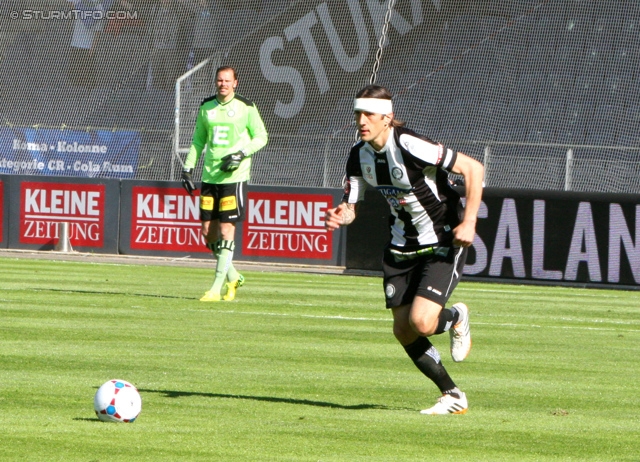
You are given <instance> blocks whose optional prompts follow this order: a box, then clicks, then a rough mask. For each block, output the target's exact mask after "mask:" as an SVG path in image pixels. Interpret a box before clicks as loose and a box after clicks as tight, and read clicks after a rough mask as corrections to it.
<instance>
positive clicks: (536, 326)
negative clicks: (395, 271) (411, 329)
mask: <svg viewBox="0 0 640 462" xmlns="http://www.w3.org/2000/svg"><path fill="white" fill-rule="evenodd" d="M189 311H192V310H189ZM193 311H201V312H208V313H219V314H239V315H246V316H272V317H283V318H308V319H327V320H331V319H333V320H338V321H366V322H385V323H391V322H393V319H391V318H389V319H375V318H363V317H353V316H329V315H314V314H292V313H265V312H257V311H235V310H216V311H210V310H193ZM573 322H595V323H603V322H607V323H610V324H623V325H629V322H622V321H588V320H586V319H574V320H573ZM471 325H472V326H473V325H479V326H491V327H515V328H521V329H560V330H565V329H566V330H569V329H571V330H587V331H603V332H640V328H638V329H633V328H626V329H618V328H613V327H611V328H609V327H589V326H567V325H561V326H557V325H553V326H542V325H539V324H518V323H507V322H505V323H501V322H482V321H480V322H471Z"/></svg>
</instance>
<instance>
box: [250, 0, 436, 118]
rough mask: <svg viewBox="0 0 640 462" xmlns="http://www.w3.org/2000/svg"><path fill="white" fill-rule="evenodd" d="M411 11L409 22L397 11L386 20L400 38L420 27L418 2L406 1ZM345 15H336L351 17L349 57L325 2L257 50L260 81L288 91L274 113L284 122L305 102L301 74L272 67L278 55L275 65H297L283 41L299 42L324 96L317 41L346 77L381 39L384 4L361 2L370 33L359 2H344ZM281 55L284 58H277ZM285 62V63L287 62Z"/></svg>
mask: <svg viewBox="0 0 640 462" xmlns="http://www.w3.org/2000/svg"><path fill="white" fill-rule="evenodd" d="M409 1H410V4H411V5H410V9H411V18H410V19H406V18H404V17H403V16H402V15H400V14H399V13H398V12H397V11H395V10H394V11H393V14H392V15H391V18H390V27H392V28H393V29H395V31H396V32H397V33H399V34H400V35H405V34H407V33H409V32H411V30H412V29H413V28H415V27H416V26H418V25H420V24H422V22H423V21H424V14H423V4H422V1H421V0H409ZM431 3H432V4H433V5H434V6H435V7H436V8H437V10H438V11H439V10H440V3H441V2H440V0H432V2H431ZM346 4H347V6H348V8H349V13H347V12H346V11H344V14H340V15H339V18H340V21H341V22H342V20H343V18H344V17H347V15H350V16H351V20H352V22H353V26H354V27H353V30H355V32H356V36H357V52H356V53H355V55H353V56H349V55H348V54H347V52H346V51H345V47H344V45H343V41H342V39H341V38H340V37H339V35H338V32H337V30H336V27H335V23H334V20H333V16H336V14H334V15H333V16H332V15H331V14H330V12H329V8H328V6H327V2H323V3H321V4H319V5H318V6H316V8H315V9H313V10H311V11H309V12H308V13H306V14H304V15H303V16H302V17H300V18H299V19H298V20H296V21H295V22H294V23H292V24H290V25H289V26H287V27H286V28H284V30H283V35H284V38H283V37H282V36H273V37H268V38H266V39H265V40H264V41H263V42H262V44H261V46H260V56H259V61H260V69H261V71H262V75H263V77H264V78H265V79H266V80H267V81H269V82H271V83H282V84H287V85H289V86H290V87H291V89H292V92H293V97H292V98H291V101H290V102H283V101H280V100H278V101H276V104H275V108H274V113H275V114H276V115H277V116H279V117H281V118H284V119H289V118H292V117H294V116H296V115H297V114H298V113H299V112H300V111H301V110H302V108H303V106H304V104H305V100H306V90H305V81H304V79H303V77H302V73H301V72H300V70H299V69H296V68H295V67H292V66H288V65H287V66H281V65H276V64H275V63H274V60H273V57H272V55H273V54H274V52H276V51H278V55H279V59H278V61H283V62H288V63H299V62H301V61H302V60H301V59H295V58H294V57H292V56H287V52H288V51H289V50H290V49H294V50H295V49H297V46H291V48H290V49H285V39H286V41H287V44H288V43H290V42H294V41H296V40H298V39H299V41H300V44H301V45H302V49H303V50H304V54H305V56H306V63H307V64H308V65H309V66H311V70H312V72H313V75H314V78H315V85H316V87H317V90H318V92H320V94H324V93H326V92H328V91H329V90H330V89H331V84H330V82H329V78H328V76H327V71H326V68H325V64H324V63H323V61H322V58H321V56H320V53H319V51H318V42H317V41H318V40H325V39H326V40H327V41H328V43H329V45H330V47H331V51H332V53H333V57H334V58H335V60H336V62H337V63H338V65H339V66H340V68H341V69H342V70H344V71H345V72H347V73H353V72H357V71H359V70H360V69H361V68H362V66H363V65H364V64H365V63H366V62H367V57H368V56H369V52H370V43H371V42H372V40H375V42H376V43H377V37H380V36H381V30H382V25H383V24H384V16H385V13H386V12H387V2H386V1H382V2H380V1H377V0H367V1H366V2H365V4H366V7H367V10H368V13H369V17H370V18H371V23H372V24H373V25H374V30H373V31H369V30H367V24H368V23H367V22H366V21H365V19H364V15H365V13H364V11H363V5H362V2H361V1H359V0H347V2H346ZM318 22H320V24H321V26H322V29H323V31H324V34H325V35H324V36H323V37H321V38H320V37H318V34H317V33H316V36H315V37H314V34H313V31H312V29H313V28H314V26H316V25H317V24H318ZM283 53H284V58H283V57H282V56H281V55H282V54H283ZM287 58H288V59H287ZM341 79H342V76H340V79H339V81H341Z"/></svg>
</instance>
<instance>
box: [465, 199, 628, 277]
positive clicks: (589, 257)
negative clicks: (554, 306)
mask: <svg viewBox="0 0 640 462" xmlns="http://www.w3.org/2000/svg"><path fill="white" fill-rule="evenodd" d="M546 203H547V201H545V200H534V201H533V217H532V218H533V219H532V229H531V230H528V229H521V227H520V222H519V221H518V216H517V213H516V204H517V203H516V200H515V199H512V198H505V199H504V200H503V202H502V209H501V212H500V217H499V219H498V226H497V230H496V234H495V238H494V243H493V246H492V249H493V250H492V252H491V255H489V252H488V250H487V245H486V244H485V242H484V241H483V239H482V238H481V237H480V236H476V238H475V239H474V242H473V248H474V251H475V255H476V258H475V262H474V263H473V264H469V265H467V266H466V267H465V274H471V275H477V274H480V273H482V272H484V271H485V270H487V267H488V274H489V276H493V277H500V276H502V275H503V264H504V262H505V260H509V261H510V263H511V268H512V270H513V276H514V277H516V278H526V277H527V269H530V277H532V278H533V279H539V280H549V281H577V280H578V269H579V267H580V265H581V264H583V265H584V266H586V269H587V273H588V277H589V281H590V282H603V276H602V269H603V268H606V269H607V271H606V273H607V278H606V279H607V281H606V282H609V283H618V282H619V281H620V268H621V265H622V264H623V256H622V255H623V252H622V250H624V254H625V255H626V257H627V261H626V263H628V266H629V267H630V269H631V273H632V275H633V279H634V281H635V282H636V283H640V242H639V241H638V239H640V205H637V206H636V207H635V229H630V226H629V224H628V223H627V220H626V218H625V216H624V213H623V210H622V206H621V205H620V204H616V203H611V204H609V215H608V226H607V229H606V230H607V235H608V241H607V245H606V246H601V248H607V249H608V251H607V254H606V255H601V253H600V251H599V250H598V237H599V234H598V233H596V220H595V219H594V212H593V209H592V204H591V203H590V202H580V203H578V204H577V209H576V215H575V219H574V222H573V223H572V224H570V229H571V230H572V231H571V233H570V235H567V238H566V239H565V240H564V241H566V244H567V245H564V241H563V240H562V239H560V240H558V239H554V240H553V241H551V242H550V241H548V240H547V238H546V234H545V211H546ZM487 217H488V208H487V205H486V204H485V203H484V202H483V203H482V204H481V207H480V210H479V213H478V218H479V219H486V218H487ZM571 225H572V226H571ZM600 234H604V233H600ZM523 236H531V243H530V244H531V247H530V248H531V250H532V252H531V253H532V258H531V267H530V268H527V266H526V260H525V257H524V252H523ZM634 243H635V244H634ZM559 245H562V246H563V248H558V247H557V246H559ZM566 249H568V254H567V257H566V260H564V262H563V269H558V268H557V267H556V268H555V269H545V261H544V258H545V255H554V254H555V255H557V254H558V253H560V252H562V251H563V250H566ZM556 266H557V261H556Z"/></svg>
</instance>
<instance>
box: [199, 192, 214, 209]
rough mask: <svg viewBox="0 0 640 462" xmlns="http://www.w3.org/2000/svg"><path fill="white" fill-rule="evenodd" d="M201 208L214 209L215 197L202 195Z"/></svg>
mask: <svg viewBox="0 0 640 462" xmlns="http://www.w3.org/2000/svg"><path fill="white" fill-rule="evenodd" d="M200 208H201V209H202V210H207V211H211V210H213V197H211V196H200Z"/></svg>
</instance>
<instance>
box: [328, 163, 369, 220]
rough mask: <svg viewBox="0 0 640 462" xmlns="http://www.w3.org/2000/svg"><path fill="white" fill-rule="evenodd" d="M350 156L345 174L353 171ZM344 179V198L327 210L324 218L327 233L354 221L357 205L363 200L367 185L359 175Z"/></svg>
mask: <svg viewBox="0 0 640 462" xmlns="http://www.w3.org/2000/svg"><path fill="white" fill-rule="evenodd" d="M352 158H353V156H350V159H349V161H348V162H347V172H350V171H354V170H353V167H354V164H353V162H351V159H352ZM347 178H348V179H346V178H345V184H344V196H343V197H342V202H341V203H340V205H338V206H337V207H336V208H333V209H327V212H326V213H325V218H324V227H325V229H327V230H329V231H333V230H336V229H338V228H339V227H340V226H347V225H350V224H351V223H353V221H354V220H355V219H356V208H357V204H358V203H359V202H360V201H362V200H364V192H365V189H366V187H367V183H366V182H365V181H364V178H362V177H361V176H360V175H359V174H358V175H353V176H348V177H347Z"/></svg>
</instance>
